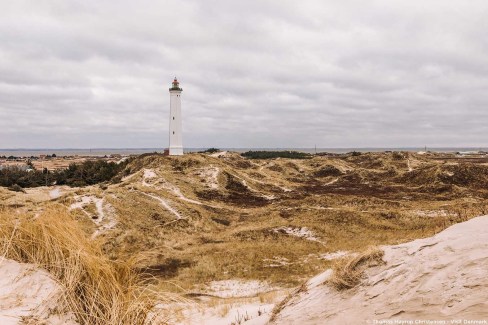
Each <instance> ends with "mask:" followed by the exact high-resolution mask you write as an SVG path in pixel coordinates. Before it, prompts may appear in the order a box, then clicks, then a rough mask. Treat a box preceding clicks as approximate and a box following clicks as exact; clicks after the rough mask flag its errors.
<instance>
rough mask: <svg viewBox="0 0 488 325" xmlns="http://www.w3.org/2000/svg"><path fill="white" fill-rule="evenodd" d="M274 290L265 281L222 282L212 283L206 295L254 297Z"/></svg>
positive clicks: (206, 290)
mask: <svg viewBox="0 0 488 325" xmlns="http://www.w3.org/2000/svg"><path fill="white" fill-rule="evenodd" d="M272 290H273V288H271V287H270V285H269V284H268V283H266V282H263V281H257V280H249V281H243V280H222V281H212V282H210V284H209V285H208V286H207V288H206V289H205V290H204V291H205V293H207V294H209V295H212V296H216V297H220V298H231V297H234V298H235V297H253V296H256V295H257V294H259V293H262V292H269V291H272Z"/></svg>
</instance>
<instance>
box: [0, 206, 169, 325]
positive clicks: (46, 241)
mask: <svg viewBox="0 0 488 325" xmlns="http://www.w3.org/2000/svg"><path fill="white" fill-rule="evenodd" d="M0 253H1V254H3V255H4V256H5V257H7V258H10V259H13V260H16V261H19V262H25V263H33V264H36V265H39V267H41V268H44V269H46V270H47V271H49V272H50V273H51V274H52V275H53V276H54V277H55V278H56V279H57V280H58V281H59V283H60V284H61V285H62V287H63V289H64V295H63V297H62V298H61V299H62V301H60V302H59V303H60V307H61V308H67V309H68V310H69V311H71V312H73V313H74V314H75V316H76V318H77V320H78V322H79V323H80V324H90V325H93V324H121V325H122V324H151V323H153V322H155V320H156V318H159V320H158V324H160V323H161V318H160V317H161V315H158V314H157V313H155V312H153V310H154V307H155V305H156V303H157V301H158V299H159V298H160V297H158V295H157V294H156V293H155V292H153V291H151V290H149V289H148V286H147V285H146V283H144V282H143V281H142V280H141V279H140V277H139V276H138V275H137V274H135V273H134V272H133V271H132V270H133V268H132V265H133V263H135V262H136V261H134V260H132V261H131V260H126V261H124V262H113V261H110V260H109V259H108V258H107V257H105V256H104V255H103V253H102V251H101V249H100V247H99V245H98V244H97V243H96V242H93V241H90V240H89V239H88V238H87V236H86V235H85V233H84V232H83V231H82V230H81V228H80V227H79V225H78V224H77V222H76V221H75V220H74V219H73V218H72V216H71V215H70V214H69V213H68V212H67V211H66V209H65V208H62V207H59V206H51V207H49V208H47V209H46V210H45V212H44V213H42V214H41V215H40V216H38V217H37V218H33V217H30V216H28V215H17V214H15V212H14V211H12V210H6V211H0Z"/></svg>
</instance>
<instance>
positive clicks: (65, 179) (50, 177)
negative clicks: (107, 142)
mask: <svg viewBox="0 0 488 325" xmlns="http://www.w3.org/2000/svg"><path fill="white" fill-rule="evenodd" d="M129 160H130V159H128V160H126V161H124V162H121V163H120V164H117V163H115V162H106V161H104V160H95V161H93V160H88V161H85V162H83V163H81V164H71V165H69V167H68V168H66V169H62V170H56V171H50V170H47V169H44V170H30V171H25V170H22V169H20V168H16V167H11V168H5V169H2V170H0V186H4V187H8V188H10V189H12V190H17V191H19V190H21V189H22V188H26V187H37V186H49V185H53V184H56V185H68V186H72V187H76V186H87V185H94V184H99V183H103V182H108V181H117V179H118V178H119V176H118V175H119V173H121V171H122V170H124V168H125V167H126V166H127V163H128V162H129Z"/></svg>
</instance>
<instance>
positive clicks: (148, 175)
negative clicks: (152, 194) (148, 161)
mask: <svg viewBox="0 0 488 325" xmlns="http://www.w3.org/2000/svg"><path fill="white" fill-rule="evenodd" d="M154 179H156V181H157V182H158V183H160V184H161V186H156V185H155V184H154V182H153V183H149V182H148V180H154ZM142 185H143V186H147V187H153V188H156V189H158V190H161V189H164V190H168V191H169V192H171V193H173V194H174V195H175V196H177V197H178V198H179V199H180V200H183V201H186V202H189V203H193V204H199V205H200V204H202V203H201V202H199V201H195V200H192V199H189V198H187V197H186V196H184V195H183V193H181V190H180V189H179V188H178V187H177V186H175V185H173V184H171V183H169V182H167V181H166V180H164V179H163V178H162V177H158V175H157V174H156V173H155V172H154V171H153V170H152V169H144V174H143V176H142Z"/></svg>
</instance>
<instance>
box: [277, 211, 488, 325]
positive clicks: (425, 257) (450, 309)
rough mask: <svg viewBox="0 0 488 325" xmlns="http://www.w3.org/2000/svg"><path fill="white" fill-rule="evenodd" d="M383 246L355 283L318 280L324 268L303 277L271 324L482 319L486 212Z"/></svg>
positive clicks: (486, 297) (487, 298) (486, 283)
mask: <svg viewBox="0 0 488 325" xmlns="http://www.w3.org/2000/svg"><path fill="white" fill-rule="evenodd" d="M384 250H385V256H384V260H385V261H386V265H382V266H378V267H374V268H371V269H369V270H368V271H367V276H366V278H365V280H364V281H363V283H362V284H361V285H360V286H359V287H357V288H353V289H351V290H346V291H343V292H338V291H336V290H335V289H332V288H330V287H329V286H328V285H324V284H322V283H323V282H324V280H325V279H327V278H328V276H329V275H330V270H328V271H326V272H324V273H322V274H320V275H318V276H317V277H316V278H315V279H312V280H311V281H309V283H308V290H307V291H306V292H302V293H299V294H297V295H296V296H295V297H294V298H293V299H291V300H290V301H289V302H288V303H287V304H286V305H285V308H284V309H283V310H282V311H281V312H280V313H279V314H278V317H277V319H276V322H275V323H274V324H280V325H281V324H303V325H305V324H367V321H368V320H369V321H370V323H371V324H373V323H374V321H375V320H377V321H381V320H418V319H421V320H426V319H430V320H433V319H434V320H441V319H442V320H447V321H448V322H447V323H446V324H450V320H456V319H460V320H465V319H471V320H473V319H474V320H486V321H488V216H483V217H478V218H474V219H472V220H470V221H467V222H464V223H461V224H457V225H454V226H452V227H450V228H448V229H446V230H445V231H443V232H441V233H439V234H437V235H436V236H434V237H430V238H426V239H419V240H416V241H413V242H410V243H406V244H401V245H397V246H386V247H384ZM317 279H318V280H317ZM385 324H386V323H385Z"/></svg>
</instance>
